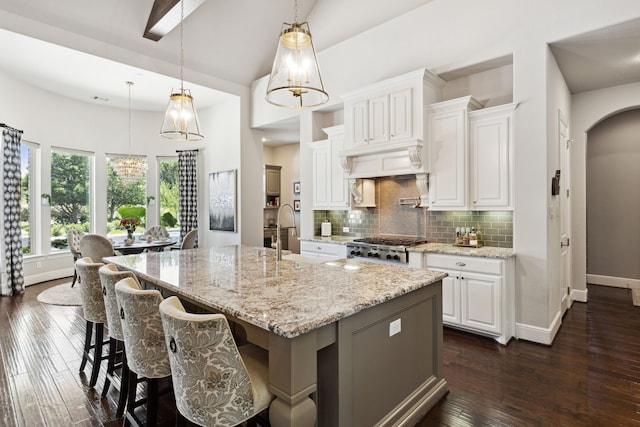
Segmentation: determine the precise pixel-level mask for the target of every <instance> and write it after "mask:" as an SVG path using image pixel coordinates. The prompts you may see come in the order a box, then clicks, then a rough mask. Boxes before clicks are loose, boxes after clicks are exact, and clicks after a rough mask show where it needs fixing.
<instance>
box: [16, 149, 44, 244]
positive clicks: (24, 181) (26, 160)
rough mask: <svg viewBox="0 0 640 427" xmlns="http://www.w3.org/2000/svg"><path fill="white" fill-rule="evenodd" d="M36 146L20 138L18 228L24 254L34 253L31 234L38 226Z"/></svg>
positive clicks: (38, 198)
mask: <svg viewBox="0 0 640 427" xmlns="http://www.w3.org/2000/svg"><path fill="white" fill-rule="evenodd" d="M37 148H38V146H37V145H36V144H34V143H31V142H27V141H25V140H22V143H21V147H20V149H21V153H20V174H21V185H20V187H21V189H20V228H21V229H22V253H23V254H25V255H29V254H33V253H35V247H34V242H33V241H32V238H31V236H36V233H37V232H38V226H37V221H36V218H35V216H36V209H35V203H36V202H37V201H39V200H40V197H39V196H36V195H35V185H34V183H35V182H36V180H37V176H35V175H32V173H33V172H35V170H36V168H35V153H36V150H37Z"/></svg>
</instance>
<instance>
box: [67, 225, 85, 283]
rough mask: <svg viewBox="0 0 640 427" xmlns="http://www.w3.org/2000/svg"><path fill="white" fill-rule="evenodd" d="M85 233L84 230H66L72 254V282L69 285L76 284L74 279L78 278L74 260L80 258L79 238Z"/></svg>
mask: <svg viewBox="0 0 640 427" xmlns="http://www.w3.org/2000/svg"><path fill="white" fill-rule="evenodd" d="M85 234H86V233H85V232H84V231H80V230H75V229H71V230H69V231H67V245H68V246H69V250H70V251H71V255H73V282H71V287H72V288H73V286H74V285H75V284H76V280H77V279H78V272H77V271H76V266H75V264H76V261H77V260H79V259H80V258H82V253H81V252H80V239H82V237H84V235H85Z"/></svg>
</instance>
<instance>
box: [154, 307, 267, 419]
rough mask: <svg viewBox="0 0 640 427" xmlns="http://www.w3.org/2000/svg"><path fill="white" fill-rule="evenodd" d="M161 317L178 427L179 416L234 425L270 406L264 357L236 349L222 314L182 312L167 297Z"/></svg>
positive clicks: (252, 349)
mask: <svg viewBox="0 0 640 427" xmlns="http://www.w3.org/2000/svg"><path fill="white" fill-rule="evenodd" d="M160 316H161V318H162V326H163V327H164V333H165V341H166V346H167V350H168V353H169V362H170V364H171V372H172V376H171V378H172V381H173V391H174V394H175V397H176V407H177V409H178V413H179V415H180V417H179V420H178V421H179V425H181V424H182V423H183V422H184V420H183V419H182V417H184V418H186V419H187V420H188V421H190V422H192V423H196V424H198V425H201V426H220V427H223V426H235V425H238V424H240V423H242V422H244V421H247V420H250V419H252V418H253V417H255V416H256V415H258V414H260V413H262V412H263V411H265V410H266V409H267V408H268V407H269V405H270V403H271V401H272V400H273V398H274V396H273V394H272V393H271V392H270V391H269V368H268V353H267V352H266V351H265V350H262V349H260V348H258V347H256V346H254V345H251V344H249V345H245V346H241V347H239V348H238V347H237V346H236V343H235V340H234V338H233V335H232V334H231V330H230V329H229V323H228V322H227V318H226V317H225V316H224V315H223V314H194V313H187V312H186V311H185V309H184V306H183V305H182V303H181V302H180V299H178V297H176V296H172V297H169V298H167V299H166V300H164V301H162V302H161V303H160ZM252 421H255V419H254V420H252ZM261 424H264V425H268V422H266V423H265V422H264V421H263V422H262V423H261Z"/></svg>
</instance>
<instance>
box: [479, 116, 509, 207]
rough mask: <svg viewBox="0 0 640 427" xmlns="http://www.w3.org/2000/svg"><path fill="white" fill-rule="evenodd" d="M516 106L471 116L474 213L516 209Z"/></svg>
mask: <svg viewBox="0 0 640 427" xmlns="http://www.w3.org/2000/svg"><path fill="white" fill-rule="evenodd" d="M515 107H516V104H508V105H502V106H499V107H493V108H487V109H484V110H478V111H474V112H472V113H469V129H470V136H469V151H470V153H469V154H470V156H469V159H470V164H469V171H470V180H469V187H470V189H469V196H470V199H471V208H472V209H473V210H486V209H511V208H512V206H513V183H512V182H513V180H512V175H513V170H512V169H513V168H512V165H513V161H512V157H513V146H512V144H513V125H512V122H513V111H514V109H515Z"/></svg>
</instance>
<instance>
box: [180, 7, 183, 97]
mask: <svg viewBox="0 0 640 427" xmlns="http://www.w3.org/2000/svg"><path fill="white" fill-rule="evenodd" d="M183 21H184V0H180V93H181V94H184V71H183V70H184V46H183V41H182V38H183V31H182V23H183Z"/></svg>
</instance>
